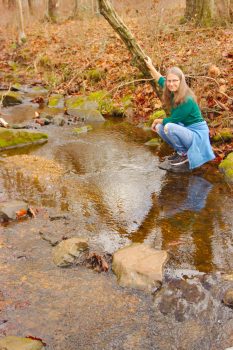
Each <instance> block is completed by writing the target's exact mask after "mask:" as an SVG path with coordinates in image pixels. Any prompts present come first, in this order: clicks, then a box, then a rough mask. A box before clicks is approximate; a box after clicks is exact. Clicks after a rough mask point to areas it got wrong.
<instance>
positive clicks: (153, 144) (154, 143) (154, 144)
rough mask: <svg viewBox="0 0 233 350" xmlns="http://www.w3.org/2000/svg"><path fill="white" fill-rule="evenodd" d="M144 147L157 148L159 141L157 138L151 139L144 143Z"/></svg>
mask: <svg viewBox="0 0 233 350" xmlns="http://www.w3.org/2000/svg"><path fill="white" fill-rule="evenodd" d="M145 145H146V146H151V147H159V146H160V145H161V141H160V140H159V139H158V138H154V139H151V140H149V141H147V142H146V143H145Z"/></svg>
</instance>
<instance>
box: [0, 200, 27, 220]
mask: <svg viewBox="0 0 233 350" xmlns="http://www.w3.org/2000/svg"><path fill="white" fill-rule="evenodd" d="M28 209H29V207H28V205H27V203H25V202H23V201H17V200H12V201H9V202H6V203H2V204H0V218H2V219H4V220H5V219H6V218H7V219H8V220H15V219H17V213H19V212H22V211H25V213H27V211H28Z"/></svg>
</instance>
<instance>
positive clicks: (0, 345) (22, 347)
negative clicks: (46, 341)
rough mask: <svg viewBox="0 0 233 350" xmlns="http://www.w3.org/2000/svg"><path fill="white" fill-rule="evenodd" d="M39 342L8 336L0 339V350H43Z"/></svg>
mask: <svg viewBox="0 0 233 350" xmlns="http://www.w3.org/2000/svg"><path fill="white" fill-rule="evenodd" d="M43 349H44V346H43V343H42V342H41V341H40V340H34V339H30V338H21V337H15V336H8V337H4V338H2V339H0V350H43Z"/></svg>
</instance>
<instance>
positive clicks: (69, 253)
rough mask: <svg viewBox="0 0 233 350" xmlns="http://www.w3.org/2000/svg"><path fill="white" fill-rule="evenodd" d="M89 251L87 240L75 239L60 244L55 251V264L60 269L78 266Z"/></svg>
mask: <svg viewBox="0 0 233 350" xmlns="http://www.w3.org/2000/svg"><path fill="white" fill-rule="evenodd" d="M86 250H88V243H87V240H86V239H85V238H81V237H74V238H69V239H66V240H64V241H62V242H60V243H59V244H58V245H57V246H56V247H55V248H54V250H53V262H54V263H55V264H56V265H57V266H60V267H66V266H70V265H74V264H78V263H79V262H80V261H81V259H82V257H83V253H84V252H85V251H86Z"/></svg>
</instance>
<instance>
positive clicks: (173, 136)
mask: <svg viewBox="0 0 233 350" xmlns="http://www.w3.org/2000/svg"><path fill="white" fill-rule="evenodd" d="M156 131H157V133H158V134H159V136H160V137H161V138H162V139H163V140H164V141H165V142H167V143H168V144H169V145H170V146H171V147H172V148H174V149H175V150H176V152H177V153H179V154H186V153H187V151H188V149H189V147H190V146H191V144H192V141H193V132H192V131H191V130H189V129H187V128H186V127H185V126H181V125H178V124H174V123H167V124H166V125H165V126H164V125H163V124H157V125H156Z"/></svg>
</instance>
